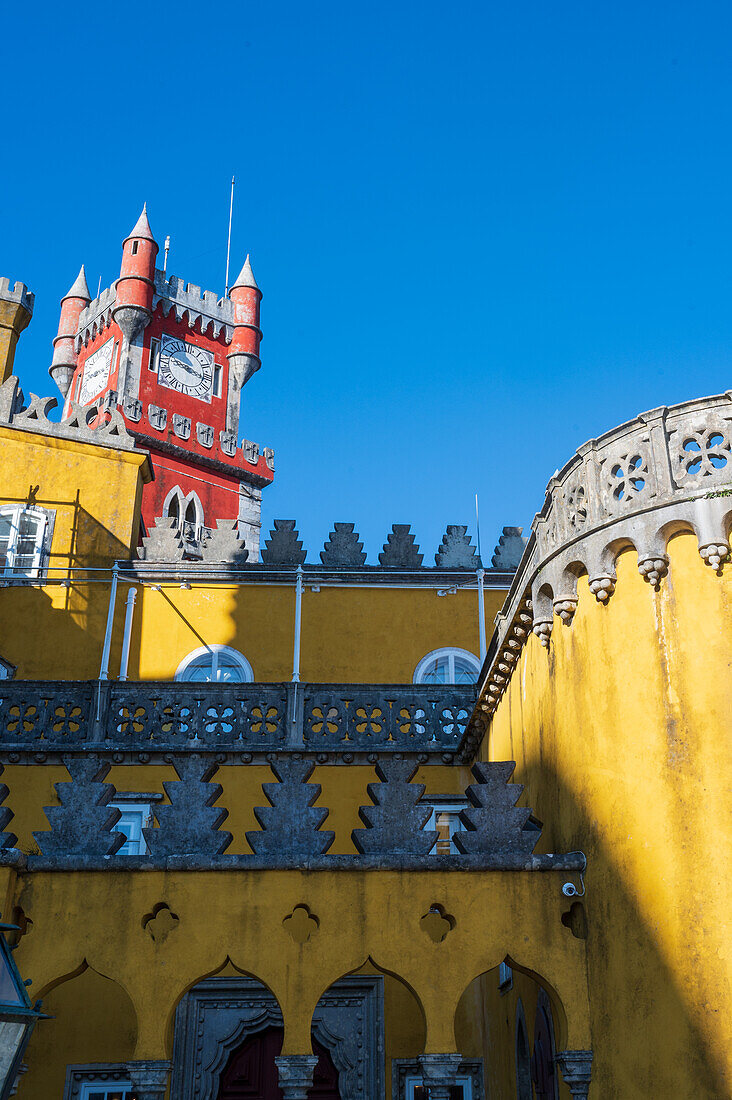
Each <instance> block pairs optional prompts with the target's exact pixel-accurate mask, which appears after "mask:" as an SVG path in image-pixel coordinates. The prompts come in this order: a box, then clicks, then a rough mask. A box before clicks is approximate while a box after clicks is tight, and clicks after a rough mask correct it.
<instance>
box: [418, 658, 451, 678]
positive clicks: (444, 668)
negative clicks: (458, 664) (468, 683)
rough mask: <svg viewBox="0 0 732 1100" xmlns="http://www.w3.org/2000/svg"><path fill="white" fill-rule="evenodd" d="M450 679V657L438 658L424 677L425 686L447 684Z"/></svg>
mask: <svg viewBox="0 0 732 1100" xmlns="http://www.w3.org/2000/svg"><path fill="white" fill-rule="evenodd" d="M449 677H450V664H449V658H448V657H436V658H435V660H434V661H433V662H432V664H431V665H429V666H428V668H427V671H426V672H425V674H424V676H423V677H422V682H423V683H425V684H447V683H448V682H449Z"/></svg>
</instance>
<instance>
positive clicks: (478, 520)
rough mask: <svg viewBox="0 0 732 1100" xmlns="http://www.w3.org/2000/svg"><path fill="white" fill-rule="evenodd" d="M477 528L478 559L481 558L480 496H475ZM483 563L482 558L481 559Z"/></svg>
mask: <svg viewBox="0 0 732 1100" xmlns="http://www.w3.org/2000/svg"><path fill="white" fill-rule="evenodd" d="M475 527H476V530H477V532H478V557H479V558H480V517H479V515H478V494H477V493H476V494H475ZM481 561H482V558H481Z"/></svg>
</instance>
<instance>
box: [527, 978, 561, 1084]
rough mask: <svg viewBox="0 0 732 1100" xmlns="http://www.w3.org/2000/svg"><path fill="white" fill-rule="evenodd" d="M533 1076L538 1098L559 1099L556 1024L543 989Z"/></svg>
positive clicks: (537, 1020)
mask: <svg viewBox="0 0 732 1100" xmlns="http://www.w3.org/2000/svg"><path fill="white" fill-rule="evenodd" d="M531 1076H532V1079H533V1081H534V1088H535V1090H536V1100H557V1070H556V1066H555V1064H554V1024H553V1021H552V1010H551V1006H550V1004H549V998H548V997H547V996H546V994H545V993H544V991H543V990H542V991H541V993H540V994H539V1002H538V1004H537V1006H536V1019H535V1022H534V1052H533V1054H532V1057H531Z"/></svg>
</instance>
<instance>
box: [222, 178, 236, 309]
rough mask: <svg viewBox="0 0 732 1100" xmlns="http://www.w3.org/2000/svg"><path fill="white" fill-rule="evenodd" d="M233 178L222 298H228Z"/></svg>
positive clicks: (232, 192) (232, 191) (232, 179)
mask: <svg viewBox="0 0 732 1100" xmlns="http://www.w3.org/2000/svg"><path fill="white" fill-rule="evenodd" d="M234 182H235V180H234V177H233V176H232V177H231V201H230V203H229V240H228V242H227V245H226V289H225V290H224V298H228V297H229V257H230V256H231V217H232V214H233V213H234Z"/></svg>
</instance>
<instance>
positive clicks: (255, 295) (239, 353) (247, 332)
mask: <svg viewBox="0 0 732 1100" xmlns="http://www.w3.org/2000/svg"><path fill="white" fill-rule="evenodd" d="M229 297H230V298H231V301H232V303H233V306H234V334H233V336H232V338H231V344H230V345H229V350H228V352H227V355H226V358H227V359H228V360H229V398H228V404H227V410H226V421H227V423H226V426H227V428H228V429H229V431H230V432H238V430H239V395H240V392H241V388H242V386H243V385H244V384H245V383H246V382H248V381H249V379H250V378H251V376H252V375H253V374H254V373H255V371H258V370H259V368H260V367H261V365H262V362H261V360H260V358H259V343H260V340H261V339H262V330H261V329H260V327H259V303H260V302H261V300H262V292H261V290H260V289H259V287H258V286H257V280H256V279H255V278H254V272H253V271H252V265H251V263H250V261H249V256H248V255H247V258H246V260H245V261H244V266H243V267H242V269H241V271H240V272H239V277H238V279H237V280H236V282H235V283H234V285H233V286H232V288H231V290H230V291H229Z"/></svg>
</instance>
